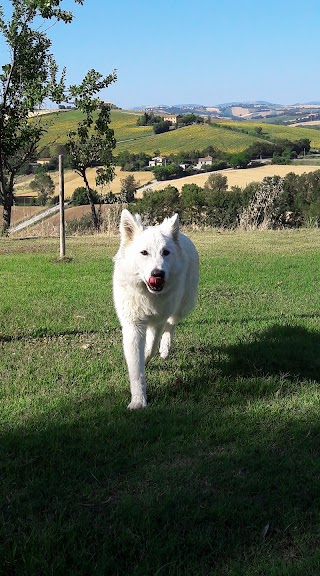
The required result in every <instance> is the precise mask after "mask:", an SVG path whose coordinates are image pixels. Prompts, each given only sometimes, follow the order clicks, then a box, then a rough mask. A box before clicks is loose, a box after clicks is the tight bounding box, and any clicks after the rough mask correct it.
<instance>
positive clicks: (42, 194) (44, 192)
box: [29, 173, 55, 206]
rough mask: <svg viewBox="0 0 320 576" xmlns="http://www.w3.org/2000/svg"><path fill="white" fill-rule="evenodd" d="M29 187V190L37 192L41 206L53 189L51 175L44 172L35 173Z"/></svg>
mask: <svg viewBox="0 0 320 576" xmlns="http://www.w3.org/2000/svg"><path fill="white" fill-rule="evenodd" d="M29 187H30V188H31V190H35V191H36V192H38V198H39V200H40V202H41V204H42V205H43V206H44V205H45V204H46V203H47V200H48V198H49V197H50V196H52V194H53V193H54V189H55V186H54V183H53V180H52V178H51V176H49V174H46V173H42V174H41V173H40V174H36V176H35V178H34V180H32V182H30V184H29Z"/></svg>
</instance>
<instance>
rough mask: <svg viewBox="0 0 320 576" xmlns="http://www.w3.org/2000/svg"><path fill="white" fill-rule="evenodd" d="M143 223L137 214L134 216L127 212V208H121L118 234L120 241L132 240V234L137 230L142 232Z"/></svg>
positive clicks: (125, 242)
mask: <svg viewBox="0 0 320 576" xmlns="http://www.w3.org/2000/svg"><path fill="white" fill-rule="evenodd" d="M142 230H143V224H142V222H141V218H140V215H139V214H135V215H134V216H133V215H132V214H131V213H130V212H129V210H122V213H121V219H120V235H121V241H122V242H123V243H124V244H129V243H130V242H132V240H133V238H134V236H135V235H136V234H137V233H138V232H142Z"/></svg>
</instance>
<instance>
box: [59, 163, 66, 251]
mask: <svg viewBox="0 0 320 576" xmlns="http://www.w3.org/2000/svg"><path fill="white" fill-rule="evenodd" d="M59 203H60V258H64V257H65V255H66V228H65V219H64V170H63V156H62V154H59Z"/></svg>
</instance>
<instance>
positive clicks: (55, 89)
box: [0, 0, 83, 234]
mask: <svg viewBox="0 0 320 576" xmlns="http://www.w3.org/2000/svg"><path fill="white" fill-rule="evenodd" d="M74 1H75V2H76V3H77V4H83V0H74ZM61 2H62V0H11V7H12V14H11V16H10V17H9V18H6V17H5V14H4V9H3V6H2V4H0V36H1V37H2V39H3V40H4V42H5V44H6V46H7V49H8V50H7V55H5V54H3V55H2V58H1V60H2V63H1V70H2V72H1V74H0V204H2V206H3V224H2V231H3V233H5V234H6V233H7V232H8V229H9V227H10V223H11V210H12V205H13V201H14V193H13V189H14V183H15V178H16V175H17V174H18V172H19V170H20V168H21V167H22V166H23V165H24V164H25V163H26V162H27V161H28V160H31V159H32V158H33V156H34V155H35V152H36V149H37V146H38V144H39V140H40V137H41V135H42V133H43V132H44V130H45V128H44V126H43V124H42V125H41V123H40V120H38V121H32V122H30V121H29V116H30V113H32V112H34V111H35V110H36V109H37V108H40V107H41V105H42V104H43V102H44V101H45V100H46V99H50V100H51V101H53V102H56V103H59V102H61V101H62V100H63V92H64V77H65V71H63V72H62V75H61V77H60V79H58V68H57V65H56V62H55V60H54V58H53V56H52V54H51V52H50V49H51V40H50V39H49V38H48V37H47V35H46V32H45V31H42V30H43V26H42V24H41V20H42V21H43V20H44V21H45V20H52V19H54V20H55V21H63V22H65V23H69V22H71V21H72V14H71V12H68V11H66V10H62V9H61V8H60V4H61ZM44 29H45V26H44ZM4 59H8V61H7V62H6V61H5V60H4Z"/></svg>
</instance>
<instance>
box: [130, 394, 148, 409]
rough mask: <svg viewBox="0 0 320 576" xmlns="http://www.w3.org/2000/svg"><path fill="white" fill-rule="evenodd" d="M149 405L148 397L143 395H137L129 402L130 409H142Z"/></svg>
mask: <svg viewBox="0 0 320 576" xmlns="http://www.w3.org/2000/svg"><path fill="white" fill-rule="evenodd" d="M146 407H147V399H146V398H144V397H143V396H142V397H137V396H135V397H134V398H132V400H131V402H130V404H128V409H129V410H140V409H141V408H146Z"/></svg>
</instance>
